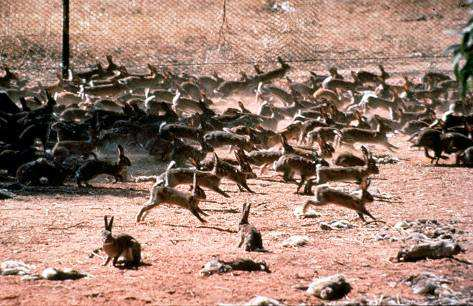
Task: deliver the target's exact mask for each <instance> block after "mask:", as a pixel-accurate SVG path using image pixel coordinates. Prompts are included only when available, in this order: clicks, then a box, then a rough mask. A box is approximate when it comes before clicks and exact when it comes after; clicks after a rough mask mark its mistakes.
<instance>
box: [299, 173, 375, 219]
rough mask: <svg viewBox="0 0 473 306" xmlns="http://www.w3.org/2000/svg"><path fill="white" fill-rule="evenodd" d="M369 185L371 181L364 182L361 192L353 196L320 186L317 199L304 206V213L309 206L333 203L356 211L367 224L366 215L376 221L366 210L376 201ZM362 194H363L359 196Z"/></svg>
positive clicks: (361, 185) (317, 190)
mask: <svg viewBox="0 0 473 306" xmlns="http://www.w3.org/2000/svg"><path fill="white" fill-rule="evenodd" d="M369 185H370V181H369V180H363V181H362V183H361V184H360V190H359V191H358V192H355V193H351V194H348V193H345V192H343V191H339V190H336V189H333V188H330V187H329V186H327V185H322V186H318V187H317V189H316V191H315V199H314V200H308V201H307V202H306V203H305V204H304V207H303V209H302V211H303V212H304V214H305V212H306V210H307V207H308V206H309V205H313V206H323V205H327V204H330V203H332V204H336V205H339V206H343V207H346V208H349V209H352V210H355V211H356V213H357V214H358V216H359V217H360V219H361V220H363V221H364V222H366V220H365V218H364V216H365V215H366V216H368V217H370V218H371V219H373V220H376V218H375V217H373V216H372V215H371V214H370V213H369V212H368V210H366V208H365V204H366V203H370V202H373V200H374V198H373V196H372V195H371V194H370V193H369V192H368V187H369ZM360 192H361V194H359V193H360Z"/></svg>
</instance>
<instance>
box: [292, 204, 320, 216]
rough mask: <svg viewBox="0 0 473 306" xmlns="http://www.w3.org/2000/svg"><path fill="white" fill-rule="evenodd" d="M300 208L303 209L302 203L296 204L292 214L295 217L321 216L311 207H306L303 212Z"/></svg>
mask: <svg viewBox="0 0 473 306" xmlns="http://www.w3.org/2000/svg"><path fill="white" fill-rule="evenodd" d="M302 209H303V206H302V205H301V206H297V207H296V208H295V209H294V216H296V218H318V217H320V216H321V215H320V214H319V213H318V212H317V211H315V210H313V209H312V208H308V209H307V211H306V212H305V214H304V212H303V211H302Z"/></svg>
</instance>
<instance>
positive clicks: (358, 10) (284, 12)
mask: <svg viewBox="0 0 473 306" xmlns="http://www.w3.org/2000/svg"><path fill="white" fill-rule="evenodd" d="M0 16H2V18H1V19H0V38H1V39H2V41H3V44H2V45H0V61H1V63H2V64H4V65H10V66H17V67H21V68H22V69H30V70H37V71H38V72H41V71H44V70H47V69H59V68H60V67H59V64H60V61H61V59H60V58H61V46H62V40H61V37H62V0H18V1H9V2H8V3H6V4H3V5H2V6H1V7H0ZM467 17H468V11H467V8H465V7H462V6H461V5H459V3H458V1H457V0H440V1H421V2H419V1H414V0H391V1H375V0H358V1H355V0H344V1H331V0H321V1H317V2H315V1H312V0H288V1H283V0H259V1H256V0H239V1H236V0H219V1H213V0H159V1H157V0H133V1H130V0H114V1H112V0H88V1H85V0H83V1H81V0H75V1H71V3H70V29H69V30H70V50H71V65H72V66H73V67H74V68H76V69H77V68H80V67H86V66H88V65H90V64H93V63H95V62H96V61H97V60H103V59H104V57H105V55H107V54H111V55H112V56H113V57H114V58H115V59H116V60H117V61H118V62H121V63H123V64H125V65H127V66H136V67H143V66H145V64H146V63H148V62H150V63H158V64H159V65H162V66H173V67H178V68H180V69H183V70H195V71H197V70H198V69H200V68H201V69H203V70H205V69H208V68H209V67H219V68H218V69H223V68H225V69H227V68H228V67H229V66H234V68H237V67H238V66H244V65H251V64H254V63H256V62H257V63H259V64H262V65H271V64H273V63H275V59H276V57H277V56H282V57H283V58H285V60H286V61H288V62H290V63H296V64H301V65H302V64H307V65H310V64H311V63H322V64H324V63H326V64H347V63H351V64H353V65H356V64H357V63H362V62H370V61H377V62H386V63H387V64H389V63H395V62H401V61H404V60H405V61H410V63H411V65H413V66H412V67H411V68H410V69H411V70H412V69H416V68H417V69H418V70H421V69H425V67H426V65H434V66H435V65H439V66H442V67H447V63H448V62H449V57H448V56H447V55H445V54H444V50H445V48H446V47H448V46H449V45H450V44H452V43H454V42H456V40H457V37H455V36H452V35H449V34H448V33H447V31H455V30H457V29H459V28H461V26H462V25H463V23H464V22H465V20H466V19H467ZM368 66H369V65H368Z"/></svg>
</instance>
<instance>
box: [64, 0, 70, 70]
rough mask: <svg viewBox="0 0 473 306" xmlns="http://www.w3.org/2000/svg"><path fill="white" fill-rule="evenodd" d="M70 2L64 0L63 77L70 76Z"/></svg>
mask: <svg viewBox="0 0 473 306" xmlns="http://www.w3.org/2000/svg"><path fill="white" fill-rule="evenodd" d="M69 56H70V48H69V0H62V77H63V78H67V77H68V74H69Z"/></svg>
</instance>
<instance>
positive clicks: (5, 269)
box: [0, 260, 34, 275]
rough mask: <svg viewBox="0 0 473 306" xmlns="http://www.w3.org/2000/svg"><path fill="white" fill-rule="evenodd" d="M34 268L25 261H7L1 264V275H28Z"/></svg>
mask: <svg viewBox="0 0 473 306" xmlns="http://www.w3.org/2000/svg"><path fill="white" fill-rule="evenodd" d="M33 268H34V267H32V266H29V265H27V264H25V263H24V262H23V261H18V260H6V261H4V262H2V263H1V264H0V275H28V274H30V273H31V270H32V269H33Z"/></svg>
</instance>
